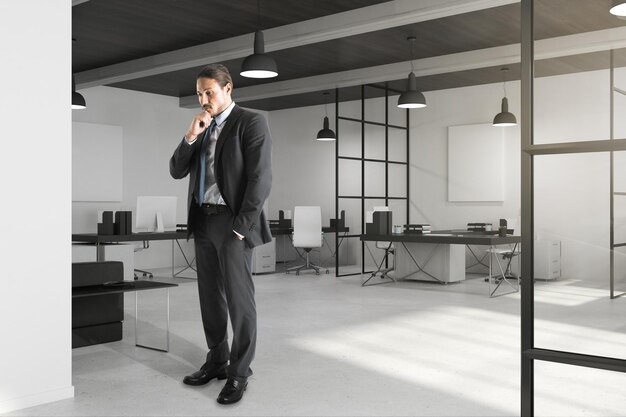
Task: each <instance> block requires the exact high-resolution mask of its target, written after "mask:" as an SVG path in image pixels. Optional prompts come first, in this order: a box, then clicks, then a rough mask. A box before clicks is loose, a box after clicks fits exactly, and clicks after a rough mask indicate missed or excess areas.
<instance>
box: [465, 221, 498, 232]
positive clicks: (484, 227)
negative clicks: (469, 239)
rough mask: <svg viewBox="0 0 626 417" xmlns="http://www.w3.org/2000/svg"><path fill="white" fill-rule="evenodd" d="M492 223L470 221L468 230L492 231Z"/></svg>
mask: <svg viewBox="0 0 626 417" xmlns="http://www.w3.org/2000/svg"><path fill="white" fill-rule="evenodd" d="M491 226H492V225H491V223H468V224H467V230H469V231H470V232H484V231H491Z"/></svg>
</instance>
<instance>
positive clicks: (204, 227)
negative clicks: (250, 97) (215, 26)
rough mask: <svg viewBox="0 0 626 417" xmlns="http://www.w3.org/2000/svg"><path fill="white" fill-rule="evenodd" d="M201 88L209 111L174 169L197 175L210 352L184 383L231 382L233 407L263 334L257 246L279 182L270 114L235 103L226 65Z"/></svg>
mask: <svg viewBox="0 0 626 417" xmlns="http://www.w3.org/2000/svg"><path fill="white" fill-rule="evenodd" d="M196 87H197V94H198V100H199V102H200V105H201V106H202V109H203V111H202V112H201V113H200V114H198V115H196V116H195V117H194V118H193V120H192V121H191V125H190V126H189V128H188V129H187V132H186V133H185V136H184V138H183V139H182V140H181V141H180V143H179V145H178V147H177V148H176V150H175V151H174V154H173V155H172V157H171V159H170V174H171V175H172V177H173V178H175V179H181V178H184V177H186V176H187V175H189V194H188V201H187V206H188V220H187V223H188V227H189V229H188V230H189V234H190V235H191V234H192V235H193V237H194V242H195V249H196V264H197V272H198V293H199V296H200V310H201V314H202V325H203V326H204V334H205V336H206V341H207V345H208V348H209V352H208V354H207V357H206V362H205V363H204V365H202V367H201V368H200V370H198V371H197V372H194V373H193V374H191V375H188V376H186V377H185V378H184V379H183V382H184V383H185V384H187V385H204V384H206V383H208V382H209V381H210V380H211V379H214V378H217V379H227V382H226V384H225V385H224V387H223V389H222V391H221V392H220V394H219V396H218V398H217V402H218V403H220V404H232V403H235V402H237V401H239V400H240V399H241V398H242V396H243V393H244V391H245V389H246V387H247V384H248V377H249V376H250V375H252V370H251V369H250V363H251V362H252V359H253V357H254V352H255V347H256V333H257V323H256V304H255V300H254V283H253V281H252V272H251V262H252V248H254V247H255V246H257V245H260V244H263V243H267V242H270V241H271V240H272V235H271V233H270V230H269V225H268V223H267V221H266V218H265V213H264V212H263V203H264V202H265V200H266V199H267V197H268V195H269V192H270V188H271V183H272V169H271V159H272V158H271V153H272V139H271V136H270V132H269V128H268V126H267V122H266V121H265V119H264V118H263V116H261V115H260V114H257V113H254V112H252V111H249V110H244V109H242V108H241V107H239V106H237V105H236V104H235V103H234V102H233V100H232V98H231V93H232V90H233V81H232V79H231V76H230V73H229V72H228V69H227V68H226V67H225V66H223V65H219V64H218V65H209V66H207V67H205V68H203V69H202V71H201V72H200V73H199V74H198V77H197V80H196ZM229 316H230V321H231V324H232V330H233V340H232V346H230V348H229V344H228V331H227V327H228V317H229Z"/></svg>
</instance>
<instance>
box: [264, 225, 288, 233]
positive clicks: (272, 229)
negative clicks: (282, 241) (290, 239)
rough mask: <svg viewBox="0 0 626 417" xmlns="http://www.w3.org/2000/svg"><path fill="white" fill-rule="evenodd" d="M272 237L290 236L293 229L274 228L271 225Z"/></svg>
mask: <svg viewBox="0 0 626 417" xmlns="http://www.w3.org/2000/svg"><path fill="white" fill-rule="evenodd" d="M270 232H272V235H290V234H292V233H293V227H272V226H271V225H270Z"/></svg>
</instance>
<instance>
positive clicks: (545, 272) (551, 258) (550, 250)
mask: <svg viewBox="0 0 626 417" xmlns="http://www.w3.org/2000/svg"><path fill="white" fill-rule="evenodd" d="M560 277H561V242H560V241H558V240H544V239H539V240H535V279H546V280H550V279H557V278H560Z"/></svg>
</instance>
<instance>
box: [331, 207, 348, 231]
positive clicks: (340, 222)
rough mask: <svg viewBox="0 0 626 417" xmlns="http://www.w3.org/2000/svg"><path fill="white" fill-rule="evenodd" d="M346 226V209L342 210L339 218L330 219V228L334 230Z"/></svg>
mask: <svg viewBox="0 0 626 417" xmlns="http://www.w3.org/2000/svg"><path fill="white" fill-rule="evenodd" d="M345 227H346V211H345V210H341V214H340V217H339V218H338V219H330V228H331V229H334V230H343V229H345Z"/></svg>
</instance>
